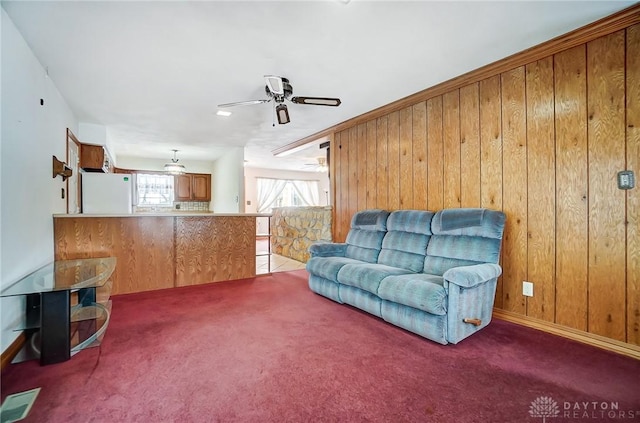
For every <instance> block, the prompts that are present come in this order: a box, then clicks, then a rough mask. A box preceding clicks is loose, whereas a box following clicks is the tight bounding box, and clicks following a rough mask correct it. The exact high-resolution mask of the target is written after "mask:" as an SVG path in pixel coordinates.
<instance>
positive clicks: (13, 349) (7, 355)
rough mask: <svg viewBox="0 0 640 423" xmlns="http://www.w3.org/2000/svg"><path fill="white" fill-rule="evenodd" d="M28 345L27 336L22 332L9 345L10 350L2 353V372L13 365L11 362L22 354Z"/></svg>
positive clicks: (0, 368)
mask: <svg viewBox="0 0 640 423" xmlns="http://www.w3.org/2000/svg"><path fill="white" fill-rule="evenodd" d="M26 343H27V336H26V335H25V334H24V332H20V335H18V337H17V338H16V339H15V340H14V341H13V342H12V343H11V345H9V348H7V349H6V350H4V351H3V352H2V359H1V365H0V370H1V371H4V369H5V368H6V367H7V366H8V365H9V364H10V363H11V360H13V359H14V358H15V356H16V355H18V353H19V352H20V350H21V349H22V347H24V344H26Z"/></svg>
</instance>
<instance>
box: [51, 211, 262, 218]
mask: <svg viewBox="0 0 640 423" xmlns="http://www.w3.org/2000/svg"><path fill="white" fill-rule="evenodd" d="M267 216H271V215H270V214H265V213H214V212H157V213H154V212H151V213H146V212H145V213H123V214H99V213H96V214H93V213H90V214H87V213H80V214H54V215H53V217H54V218H69V217H73V218H86V217H267Z"/></svg>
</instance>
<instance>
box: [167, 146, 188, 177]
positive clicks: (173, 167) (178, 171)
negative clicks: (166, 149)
mask: <svg viewBox="0 0 640 423" xmlns="http://www.w3.org/2000/svg"><path fill="white" fill-rule="evenodd" d="M171 151H173V159H171V163H167V164H165V165H164V171H165V172H167V173H169V174H171V175H183V174H184V173H185V172H186V171H187V170H186V169H185V167H184V165H181V164H179V163H178V159H176V153H177V152H178V150H171Z"/></svg>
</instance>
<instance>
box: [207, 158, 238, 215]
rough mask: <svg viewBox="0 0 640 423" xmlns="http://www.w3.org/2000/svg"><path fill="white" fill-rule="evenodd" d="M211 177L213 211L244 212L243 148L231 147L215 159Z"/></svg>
mask: <svg viewBox="0 0 640 423" xmlns="http://www.w3.org/2000/svg"><path fill="white" fill-rule="evenodd" d="M211 179H212V181H211V187H212V188H211V190H212V191H213V194H212V202H211V205H212V208H213V211H214V212H216V213H244V211H245V207H244V198H245V193H244V148H243V147H237V148H233V149H231V150H230V151H229V152H228V153H226V154H224V155H223V156H221V157H220V158H219V159H218V160H216V161H215V163H214V167H213V175H212V178H211Z"/></svg>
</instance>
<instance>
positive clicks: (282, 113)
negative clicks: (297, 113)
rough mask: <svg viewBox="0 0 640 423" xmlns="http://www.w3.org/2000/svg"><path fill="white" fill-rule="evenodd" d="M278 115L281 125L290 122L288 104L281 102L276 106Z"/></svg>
mask: <svg viewBox="0 0 640 423" xmlns="http://www.w3.org/2000/svg"><path fill="white" fill-rule="evenodd" d="M276 116H278V123H279V124H280V125H284V124H285V123H289V122H290V120H289V111H288V110H287V105H286V104H279V105H278V107H276Z"/></svg>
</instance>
